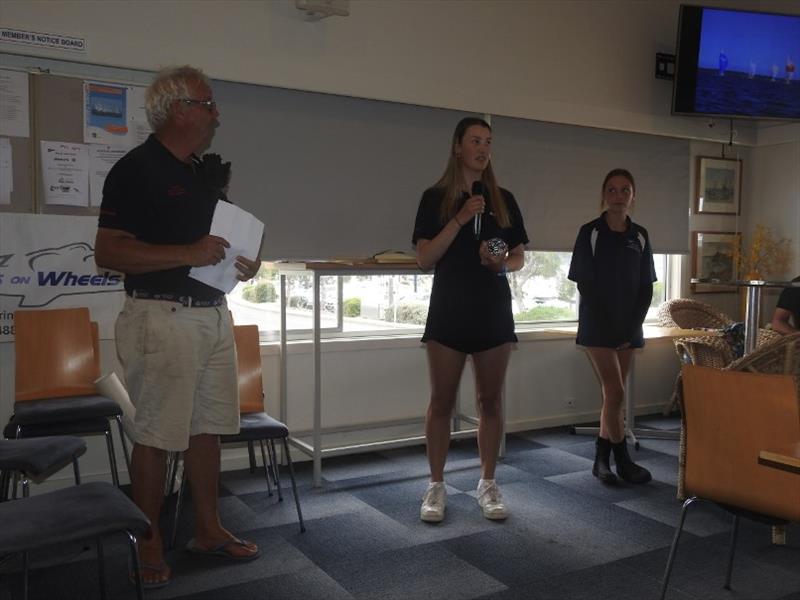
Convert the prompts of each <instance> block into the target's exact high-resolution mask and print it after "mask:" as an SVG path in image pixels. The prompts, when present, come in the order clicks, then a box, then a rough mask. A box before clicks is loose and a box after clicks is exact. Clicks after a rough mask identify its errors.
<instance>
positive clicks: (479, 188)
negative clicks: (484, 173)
mask: <svg viewBox="0 0 800 600" xmlns="http://www.w3.org/2000/svg"><path fill="white" fill-rule="evenodd" d="M472 195H473V196H483V199H484V200H486V196H487V193H486V186H485V185H483V182H482V181H473V182H472ZM482 217H483V215H482V214H481V213H475V217H474V218H473V220H472V234H473V235H474V236H475V239H476V240H479V239H481V220H482Z"/></svg>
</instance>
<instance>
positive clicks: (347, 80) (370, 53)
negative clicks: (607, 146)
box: [0, 0, 800, 141]
mask: <svg viewBox="0 0 800 600" xmlns="http://www.w3.org/2000/svg"><path fill="white" fill-rule="evenodd" d="M706 4H721V5H725V6H728V7H739V8H756V9H758V8H760V9H764V10H767V9H770V8H771V9H773V10H776V11H793V12H797V13H800V6H799V5H798V4H797V3H796V2H783V1H781V0H772V1H762V2H759V1H757V0H728V1H724V2H717V1H715V0H712V1H710V2H706ZM679 5H680V0H648V1H647V2H641V1H639V0H617V1H604V2H597V1H594V0H584V1H577V0H576V1H570V2H563V1H561V0H537V1H536V2H529V1H527V0H495V1H492V0H470V1H460V0H405V1H401V0H353V1H352V2H351V3H350V7H351V10H350V16H348V17H344V18H343V17H331V18H328V19H325V20H322V21H319V22H315V23H310V22H306V21H304V20H303V19H302V13H301V12H300V11H298V10H297V9H296V8H295V7H294V2H293V1H292V0H273V1H243V0H233V1H232V0H225V1H218V0H199V1H198V0H181V1H175V0H161V1H152V0H150V1H136V2H104V1H68V0H62V1H59V2H49V1H30V0H4V2H3V8H2V12H0V22H2V25H3V26H4V27H12V28H18V29H30V30H33V31H39V32H46V33H60V34H65V35H73V36H77V37H82V38H85V39H86V42H87V48H88V50H87V53H86V55H85V56H80V55H70V54H64V53H60V54H58V53H53V52H49V51H41V52H40V51H36V50H31V49H30V48H25V47H19V46H17V47H14V46H11V45H8V44H0V50H3V51H9V52H20V53H34V54H41V55H43V56H51V57H57V58H64V59H68V60H78V61H81V62H87V63H93V64H100V65H111V66H117V67H126V68H137V69H145V70H154V69H157V68H159V67H160V66H164V65H165V64H175V63H191V64H194V65H197V66H201V67H203V68H204V69H205V70H206V71H207V72H208V73H209V74H210V75H211V76H213V77H217V78H220V79H226V80H232V81H242V82H249V83H257V84H264V85H272V86H278V87H285V88H292V89H302V90H311V91H319V92H330V93H335V94H343V95H349V96H357V97H364V98H374V99H382V100H391V101H397V102H406V103H412V104H420V105H425V106H438V107H447V108H456V109H463V110H468V111H475V112H479V113H480V112H487V113H493V114H502V115H508V116H516V117H524V118H530V119H538V120H544V121H553V122H560V123H575V124H582V125H590V126H595V127H605V128H611V129H622V130H629V131H639V132H645V133H658V134H663V135H674V136H678V137H700V138H704V139H706V138H710V139H720V138H717V137H716V136H715V135H714V132H709V131H708V130H707V128H705V126H704V124H703V122H702V120H698V119H693V118H689V117H672V116H670V114H669V107H670V95H671V89H672V86H671V84H670V82H668V81H662V80H656V79H655V78H654V70H655V67H654V61H655V53H656V52H667V53H672V52H674V48H675V39H676V28H677V18H678V6H679ZM223 118H224V108H223ZM740 128H741V129H742V132H741V135H742V138H741V139H742V140H750V141H752V139H754V133H753V132H752V130H753V127H752V125H751V124H749V123H744V124H743V125H742V126H741V127H740Z"/></svg>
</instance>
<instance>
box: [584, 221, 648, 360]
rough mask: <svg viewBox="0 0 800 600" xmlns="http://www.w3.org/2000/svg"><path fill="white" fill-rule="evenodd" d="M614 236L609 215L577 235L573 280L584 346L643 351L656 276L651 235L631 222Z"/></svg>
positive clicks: (592, 222) (588, 224)
mask: <svg viewBox="0 0 800 600" xmlns="http://www.w3.org/2000/svg"><path fill="white" fill-rule="evenodd" d="M626 222H627V228H626V229H625V231H622V232H619V231H612V230H611V229H610V228H609V226H608V223H607V222H606V219H605V213H603V214H602V215H601V216H600V217H598V218H597V219H595V220H594V221H591V222H589V223H586V224H585V225H584V226H583V227H581V229H580V231H579V232H578V238H577V239H576V240H575V249H574V250H573V252H572V263H571V264H570V267H569V279H571V280H572V281H574V282H576V283H577V284H578V291H579V292H580V295H581V301H580V306H579V308H578V337H577V339H576V342H577V343H578V344H580V345H581V346H599V347H603V348H618V347H619V346H621V345H622V344H625V343H630V346H631V347H632V348H641V347H642V346H644V336H643V335H642V323H643V322H644V318H645V316H646V315H647V309H648V308H649V307H650V301H651V300H652V298H653V282H654V281H656V270H655V265H654V264H653V251H652V249H651V248H650V238H649V236H648V235H647V230H646V229H645V228H644V227H642V226H641V225H637V224H636V223H634V222H633V221H631V220H630V217H628V218H627V220H626Z"/></svg>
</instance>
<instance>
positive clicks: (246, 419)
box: [167, 325, 306, 546]
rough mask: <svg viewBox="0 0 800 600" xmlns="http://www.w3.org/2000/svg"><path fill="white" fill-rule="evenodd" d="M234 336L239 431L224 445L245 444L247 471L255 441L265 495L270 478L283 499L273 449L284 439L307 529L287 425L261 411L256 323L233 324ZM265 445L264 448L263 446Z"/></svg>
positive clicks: (252, 467) (177, 513) (300, 514)
mask: <svg viewBox="0 0 800 600" xmlns="http://www.w3.org/2000/svg"><path fill="white" fill-rule="evenodd" d="M233 335H234V339H235V343H236V368H237V376H238V382H239V412H240V413H241V414H240V422H239V427H240V431H239V433H237V434H234V435H223V436H220V441H221V442H222V443H223V444H228V443H242V442H246V443H247V449H248V455H249V458H250V472H251V473H252V472H253V471H254V470H255V466H256V464H255V463H256V461H255V452H254V448H253V444H254V442H258V443H259V446H260V448H261V458H262V461H263V464H264V476H265V478H266V481H267V494H268V495H269V496H272V489H271V487H270V477H272V478H273V480H274V482H275V487H276V488H277V491H278V501H279V502H283V492H282V491H281V480H280V470H279V465H278V461H277V453H276V450H275V440H276V439H277V440H281V441H282V442H283V457H284V459H285V460H286V464H287V466H288V468H289V478H290V480H291V483H292V494H293V495H294V502H295V507H296V508H297V519H298V521H299V522H300V531H301V532H304V531H305V530H306V527H305V524H304V522H303V511H302V509H301V508H300V497H299V496H298V494H297V482H296V481H295V478H294V465H293V464H292V457H291V454H290V453H289V443H288V437H289V428H288V427H287V426H286V425H285V424H284V423H281V422H280V421H278V420H277V419H274V418H273V417H271V416H269V415H268V414H267V413H266V412H265V411H264V381H263V379H262V370H261V347H260V343H259V334H258V326H257V325H235V326H234V328H233ZM265 446H266V449H265ZM172 466H173V467H172V473H173V475H172V476H171V477H170V480H171V482H170V483H169V484H168V487H167V489H168V490H172V489H173V488H174V473H175V471H176V469H177V460H173V461H172ZM185 483H186V477H185V472H184V479H183V481H182V482H181V485H180V487H179V489H178V497H177V500H176V504H175V520H174V524H173V528H172V539H171V545H172V546H174V545H175V536H176V532H177V529H178V518H179V516H180V507H181V499H182V496H183V488H184V486H185Z"/></svg>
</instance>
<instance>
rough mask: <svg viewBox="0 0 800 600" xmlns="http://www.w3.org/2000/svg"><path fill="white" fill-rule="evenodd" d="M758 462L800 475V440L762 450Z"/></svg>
mask: <svg viewBox="0 0 800 600" xmlns="http://www.w3.org/2000/svg"><path fill="white" fill-rule="evenodd" d="M758 464H760V465H764V466H765V467H772V468H773V469H780V470H782V471H789V473H797V474H798V475H800V442H795V443H794V444H788V445H786V446H780V447H776V448H769V449H767V450H761V451H760V452H759V453H758Z"/></svg>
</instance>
